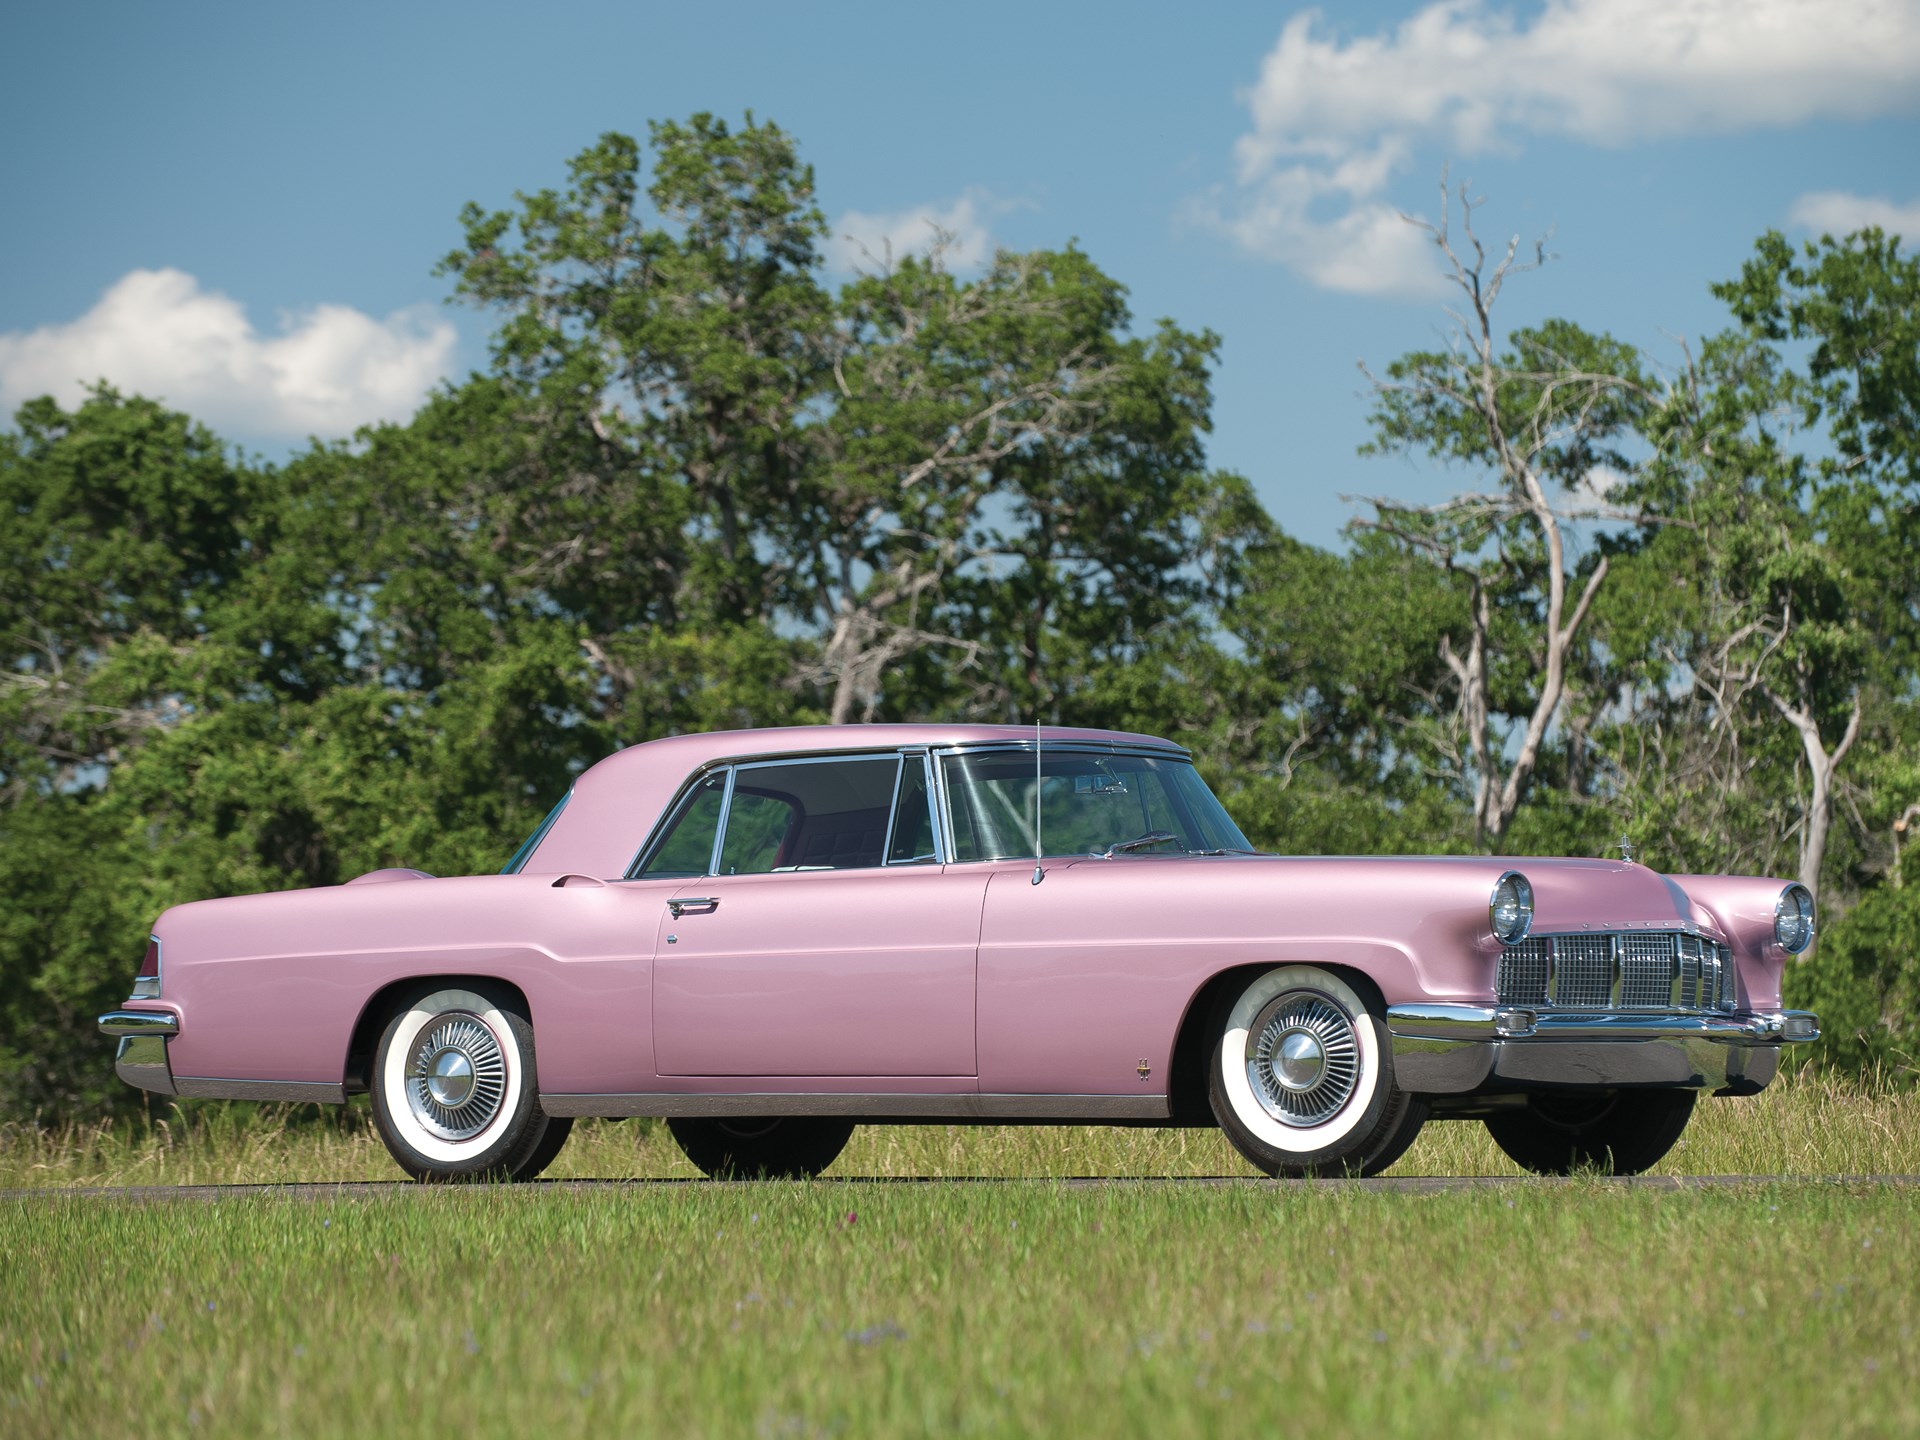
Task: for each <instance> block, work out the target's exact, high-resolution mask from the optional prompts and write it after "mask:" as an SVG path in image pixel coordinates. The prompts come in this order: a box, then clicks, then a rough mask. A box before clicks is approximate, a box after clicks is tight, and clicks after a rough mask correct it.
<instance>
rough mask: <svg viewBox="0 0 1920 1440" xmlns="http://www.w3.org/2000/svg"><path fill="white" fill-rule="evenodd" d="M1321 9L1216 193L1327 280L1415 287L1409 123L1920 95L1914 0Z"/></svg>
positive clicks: (1806, 110)
mask: <svg viewBox="0 0 1920 1440" xmlns="http://www.w3.org/2000/svg"><path fill="white" fill-rule="evenodd" d="M1321 18H1322V17H1321V14H1320V12H1319V11H1317V10H1307V11H1303V12H1302V13H1300V14H1298V15H1296V16H1294V17H1293V19H1291V20H1289V21H1288V22H1287V25H1286V27H1285V28H1284V29H1283V30H1282V32H1281V35H1280V39H1279V41H1278V42H1277V43H1276V44H1275V45H1274V47H1273V49H1272V50H1271V51H1270V52H1269V53H1268V54H1267V56H1266V58H1265V60H1264V61H1263V62H1262V63H1261V67H1260V77H1259V79H1258V80H1257V81H1256V82H1255V83H1254V85H1253V86H1251V87H1250V88H1249V89H1248V90H1247V91H1246V92H1245V93H1244V95H1243V96H1242V99H1243V100H1244V101H1245V103H1246V105H1247V107H1248V109H1249V111H1250V112H1251V114H1252V118H1253V129H1252V130H1251V131H1250V132H1249V133H1247V134H1246V135H1244V136H1242V137H1241V138H1240V140H1239V142H1238V144H1237V146H1236V160H1237V162H1238V166H1237V168H1238V184H1239V187H1240V193H1239V194H1237V195H1235V196H1233V197H1231V199H1228V200H1226V201H1225V202H1224V203H1223V202H1222V201H1221V200H1220V199H1219V197H1216V201H1215V204H1214V205H1213V206H1212V207H1211V212H1212V215H1213V218H1214V220H1215V222H1216V223H1217V224H1219V225H1221V226H1222V227H1223V228H1225V229H1226V230H1227V231H1228V232H1229V233H1231V234H1232V235H1234V237H1235V238H1236V239H1238V240H1239V241H1240V243H1241V244H1243V245H1244V246H1246V247H1247V248H1248V249H1249V250H1251V251H1253V252H1254V253H1256V254H1264V255H1269V256H1271V257H1272V258H1275V259H1279V260H1281V261H1283V262H1285V263H1286V264H1288V265H1291V266H1293V267H1294V268H1296V269H1298V270H1300V271H1302V272H1303V273H1304V274H1306V275H1308V276H1309V277H1310V278H1312V279H1314V280H1316V281H1318V282H1319V283H1321V284H1323V285H1327V286H1329V287H1331V288H1335V289H1342V290H1354V291H1363V292H1401V291H1405V290H1407V289H1409V288H1417V287H1416V286H1415V284H1414V281H1415V275H1414V273H1413V272H1412V271H1411V270H1409V268H1408V265H1409V256H1408V252H1407V248H1406V245H1405V243H1404V242H1402V241H1400V240H1389V239H1387V238H1386V229H1387V222H1388V221H1389V220H1390V219H1392V218H1393V215H1392V209H1391V207H1390V206H1388V205H1387V204H1386V203H1385V202H1384V200H1383V199H1382V196H1383V193H1384V191H1385V189H1386V187H1387V184H1388V182H1389V181H1390V180H1391V179H1392V178H1393V176H1394V175H1395V174H1397V173H1398V172H1400V171H1401V170H1403V169H1404V168H1405V166H1406V162H1407V160H1408V158H1409V156H1410V155H1411V153H1412V151H1413V149H1414V146H1415V143H1416V142H1428V143H1429V145H1438V146H1441V147H1443V148H1444V149H1445V150H1447V151H1450V152H1451V153H1453V154H1456V155H1467V154H1473V153H1477V152H1484V151H1488V150H1498V149H1512V148H1515V147H1517V146H1518V145H1519V144H1520V143H1521V142H1522V141H1523V140H1525V139H1526V138H1527V137H1529V136H1533V135H1556V136H1562V137H1566V138H1570V139H1573V140H1577V141H1581V142H1584V143H1586V144H1591V145H1608V146H1618V145H1630V144H1636V143H1643V142H1647V141H1652V140H1660V139H1667V138H1672V137H1676V136H1683V135H1703V134H1723V133H1731V132H1736V131H1742V130H1752V129H1765V128H1773V127H1781V126H1788V125H1796V124H1800V123H1802V122H1804V121H1808V120H1813V119H1819V118H1841V119H1865V118H1868V117H1871V116H1876V115H1884V114H1889V113H1898V112H1906V111H1911V110H1914V109H1916V108H1920V7H1915V6H1914V5H1913V4H1912V3H1911V0H1549V3H1548V4H1547V5H1546V6H1545V8H1544V9H1542V10H1540V11H1539V12H1538V13H1537V14H1536V15H1533V16H1531V17H1527V18H1516V17H1515V15H1514V13H1513V12H1512V11H1510V10H1506V9H1496V8H1494V7H1492V6H1490V5H1487V4H1484V3H1480V0H1440V3H1436V4H1430V5H1428V6H1426V7H1425V8H1424V9H1422V10H1420V11H1418V12H1417V13H1415V14H1414V15H1413V16H1412V17H1411V18H1409V19H1408V20H1406V21H1404V22H1403V23H1402V24H1400V25H1399V26H1398V27H1397V28H1394V29H1391V30H1385V31H1381V32H1379V33H1376V34H1372V35H1363V36H1359V37H1356V38H1354V39H1351V40H1342V39H1340V38H1339V37H1338V36H1335V35H1331V34H1323V33H1321V30H1320V25H1321ZM1436 168H1437V167H1436ZM1329 210H1331V211H1332V213H1328V212H1329ZM1414 238H1415V239H1416V240H1417V239H1418V236H1417V232H1416V233H1415V235H1414Z"/></svg>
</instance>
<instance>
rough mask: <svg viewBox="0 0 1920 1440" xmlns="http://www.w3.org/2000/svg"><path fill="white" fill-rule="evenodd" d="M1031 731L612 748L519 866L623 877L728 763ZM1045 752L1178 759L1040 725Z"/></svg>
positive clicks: (820, 728) (810, 733)
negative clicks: (1104, 751) (658, 831)
mask: <svg viewBox="0 0 1920 1440" xmlns="http://www.w3.org/2000/svg"><path fill="white" fill-rule="evenodd" d="M1034 733H1035V727H1033V726H1031V725H791V726H783V727H779V728H772V729H764V730H713V731H704V732H701V733H699V734H694V735H672V736H668V737H666V738H665V739H660V740H649V741H646V742H645V743H644V744H640V745H632V746H629V747H628V748H626V749H624V750H618V751H615V752H614V753H613V754H611V755H609V756H607V757H606V758H605V759H604V760H601V761H600V762H598V763H597V764H595V765H593V766H591V767H590V768H588V769H587V770H586V771H585V772H584V773H583V774H582V775H581V776H580V778H579V779H578V780H575V781H574V782H573V788H572V790H571V791H569V792H568V795H567V799H566V803H565V807H564V808H563V809H562V810H561V811H560V813H559V815H558V816H557V817H556V818H555V819H554V822H553V824H552V826H551V827H550V828H549V829H548V831H547V833H546V835H545V836H543V837H542V838H541V841H540V843H539V844H538V845H537V846H536V847H534V851H533V853H532V854H531V855H529V856H528V857H527V860H526V863H525V864H524V865H523V866H522V867H521V873H523V874H536V875H558V874H565V873H568V872H572V873H577V874H581V875H595V876H600V877H611V876H614V875H620V874H624V873H625V872H626V868H627V866H628V864H629V863H631V861H632V859H633V856H634V854H635V852H636V851H637V850H638V849H639V847H640V844H641V842H642V841H643V840H645V838H646V837H647V834H648V833H649V832H650V831H651V830H652V829H653V825H654V822H655V821H656V820H657V819H659V817H660V812H661V811H662V810H664V809H665V808H666V807H667V805H668V804H670V803H671V802H672V800H673V798H674V796H675V795H676V794H678V793H679V791H680V787H681V785H682V784H683V783H685V781H686V779H687V777H688V776H689V775H691V774H693V773H694V772H695V771H696V770H699V769H701V768H703V767H705V766H709V765H714V764H719V763H721V762H723V761H728V760H747V759H755V758H760V757H764V756H773V755H808V754H829V755H830V754H843V753H847V752H855V751H861V750H897V749H900V748H902V747H907V746H920V745H924V746H929V747H938V746H946V745H985V744H994V743H1000V744H1020V743H1023V742H1024V743H1027V744H1031V743H1032V742H1033V737H1034ZM1039 735H1040V741H1041V744H1042V745H1047V744H1055V745H1068V744H1094V745H1125V746H1130V747H1131V746H1147V747H1152V748H1154V749H1158V750H1166V751H1170V752H1172V753H1176V754H1181V755H1184V754H1185V753H1186V752H1185V751H1184V750H1182V749H1181V748H1180V747H1179V746H1177V745H1175V744H1174V743H1173V742H1172V741H1170V740H1163V739H1161V738H1160V737H1159V736H1157V735H1141V734H1135V733H1132V732H1130V731H1125V730H1091V729H1080V728H1076V727H1072V726H1064V725H1044V726H1041V727H1039Z"/></svg>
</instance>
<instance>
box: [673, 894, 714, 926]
mask: <svg viewBox="0 0 1920 1440" xmlns="http://www.w3.org/2000/svg"><path fill="white" fill-rule="evenodd" d="M719 908H720V897H719V896H718V895H689V896H687V897H686V898H685V899H683V900H669V901H667V909H668V911H669V912H670V913H671V914H672V915H673V918H674V919H676V920H678V919H679V918H680V917H681V916H682V915H684V914H686V913H687V911H689V910H718V909H719Z"/></svg>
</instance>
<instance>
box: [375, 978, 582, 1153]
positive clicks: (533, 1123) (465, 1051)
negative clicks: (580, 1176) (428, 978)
mask: <svg viewBox="0 0 1920 1440" xmlns="http://www.w3.org/2000/svg"><path fill="white" fill-rule="evenodd" d="M372 1080H373V1083H372V1084H371V1085H369V1086H368V1087H367V1088H368V1089H369V1090H370V1091H371V1092H372V1099H373V1120H374V1125H375V1127H376V1128H377V1129H378V1130H379V1131H380V1138H381V1139H382V1140H384V1141H385V1142H386V1146H387V1150H388V1152H389V1153H390V1154H392V1156H393V1158H394V1159H395V1160H397V1161H398V1162H399V1164H400V1168H401V1169H402V1170H405V1171H406V1172H407V1173H408V1174H409V1175H411V1176H413V1178H414V1179H416V1180H530V1179H532V1178H533V1177H534V1176H535V1175H537V1174H538V1173H539V1172H540V1171H541V1170H543V1169H544V1168H545V1167H546V1165H547V1164H548V1162H550V1161H551V1160H552V1159H553V1158H554V1156H555V1155H557V1154H559V1153H560V1146H561V1145H562V1144H563V1143H564V1142H565V1140H566V1137H567V1132H568V1131H569V1130H570V1129H571V1128H572V1125H573V1122H572V1121H571V1120H569V1119H564V1118H559V1117H555V1116H550V1115H548V1114H546V1113H545V1112H544V1111H543V1110H541V1108H540V1091H539V1087H538V1084H537V1076H536V1071H535V1069H534V1060H533V1026H532V1024H531V1023H530V1022H529V1021H528V1019H527V1017H526V1015H525V1014H524V1013H523V1012H522V1009H521V1006H520V1004H519V1002H518V1001H517V1000H515V999H514V998H513V997H512V996H511V995H509V994H508V993H507V992H505V991H504V990H498V989H496V988H494V987H492V986H475V987H473V988H471V989H469V988H465V987H452V986H449V987H444V988H441V987H433V986H426V987H423V988H422V989H420V990H418V991H416V992H415V993H414V994H413V995H411V996H409V997H407V998H405V999H403V1000H402V1001H401V1002H400V1004H399V1005H398V1006H396V1007H395V1009H394V1012H393V1015H392V1017H391V1018H390V1019H389V1020H388V1021H387V1026H386V1029H385V1031H384V1032H383V1033H382V1034H381V1036H380V1046H379V1049H378V1050H376V1051H375V1052H374V1057H373V1077H372Z"/></svg>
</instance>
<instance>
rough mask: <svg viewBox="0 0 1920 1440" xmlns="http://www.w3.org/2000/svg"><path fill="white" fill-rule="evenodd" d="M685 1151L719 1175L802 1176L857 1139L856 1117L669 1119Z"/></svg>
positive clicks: (740, 1177)
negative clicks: (854, 1119) (854, 1129)
mask: <svg viewBox="0 0 1920 1440" xmlns="http://www.w3.org/2000/svg"><path fill="white" fill-rule="evenodd" d="M667 1129H669V1130H671V1131H672V1132H673V1138H674V1140H675V1141H676V1142H677V1143H678V1144H679V1146H680V1149H681V1152H682V1153H683V1154H685V1155H686V1157H687V1159H689V1160H691V1161H692V1162H693V1163H694V1164H695V1165H696V1166H698V1167H699V1169H700V1171H701V1173H703V1174H705V1175H708V1176H711V1177H712V1178H713V1179H715V1180H801V1179H806V1178H808V1177H810V1176H814V1175H818V1174H819V1173H820V1172H821V1171H822V1170H824V1169H826V1168H827V1166H829V1165H831V1164H832V1163H833V1162H834V1161H835V1160H836V1159H837V1158H839V1155H840V1152H841V1151H842V1150H844V1149H846V1147H847V1141H848V1140H850V1139H852V1138H853V1122H852V1121H851V1120H831V1119H824V1118H816V1117H813V1116H798V1115H788V1116H768V1117H765V1118H748V1117H746V1116H742V1117H740V1118H738V1119H729V1120H706V1119H698V1120H696V1119H693V1118H691V1117H681V1118H678V1119H673V1120H669V1121H667Z"/></svg>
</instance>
